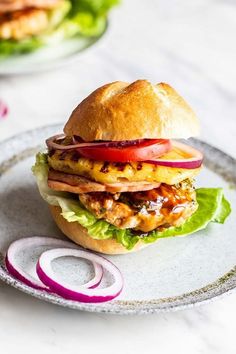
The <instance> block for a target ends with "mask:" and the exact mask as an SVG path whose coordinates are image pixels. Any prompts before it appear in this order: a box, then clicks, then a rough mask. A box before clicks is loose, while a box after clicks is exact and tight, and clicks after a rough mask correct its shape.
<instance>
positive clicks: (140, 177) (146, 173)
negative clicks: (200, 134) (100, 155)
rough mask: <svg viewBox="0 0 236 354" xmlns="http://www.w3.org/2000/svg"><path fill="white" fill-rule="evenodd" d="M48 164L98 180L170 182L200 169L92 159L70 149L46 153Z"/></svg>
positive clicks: (58, 169)
mask: <svg viewBox="0 0 236 354" xmlns="http://www.w3.org/2000/svg"><path fill="white" fill-rule="evenodd" d="M48 163H49V166H50V167H52V168H53V169H54V170H56V171H61V172H65V173H70V174H76V175H80V176H84V177H87V178H90V179H92V180H94V181H97V182H100V183H116V182H122V181H130V182H139V181H147V182H160V183H166V184H171V185H173V184H177V183H179V182H181V181H183V180H185V179H188V178H189V179H191V178H193V177H195V176H196V175H197V174H198V173H199V171H200V168H197V169H183V168H173V167H166V166H156V165H154V164H150V163H144V162H130V163H117V162H116V163H115V162H104V161H95V160H90V159H87V158H84V157H79V156H78V155H77V153H75V152H72V151H64V152H62V151H59V150H56V151H55V152H54V153H53V154H50V156H48Z"/></svg>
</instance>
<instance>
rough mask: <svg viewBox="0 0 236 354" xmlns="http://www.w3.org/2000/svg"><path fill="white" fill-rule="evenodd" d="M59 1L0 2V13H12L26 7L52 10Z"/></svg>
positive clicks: (12, 0) (26, 0)
mask: <svg viewBox="0 0 236 354" xmlns="http://www.w3.org/2000/svg"><path fill="white" fill-rule="evenodd" d="M59 1H60V0H0V12H12V11H17V10H22V9H25V8H27V7H37V8H43V9H46V8H53V7H54V6H56V5H57V4H58V3H59Z"/></svg>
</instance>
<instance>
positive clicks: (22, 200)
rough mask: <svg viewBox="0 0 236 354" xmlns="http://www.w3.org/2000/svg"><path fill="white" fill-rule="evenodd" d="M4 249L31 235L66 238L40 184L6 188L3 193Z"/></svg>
mask: <svg viewBox="0 0 236 354" xmlns="http://www.w3.org/2000/svg"><path fill="white" fill-rule="evenodd" d="M0 199H1V205H2V207H1V209H0V224H1V228H0V251H4V250H6V248H7V247H8V246H9V244H10V243H11V242H12V241H14V240H16V239H19V238H22V237H27V236H51V237H61V238H65V237H64V236H63V234H62V232H61V231H60V230H59V229H58V228H57V226H56V224H55V223H54V222H53V219H52V217H51V215H50V212H49V210H48V206H47V204H46V203H45V202H44V201H43V200H42V198H41V197H40V195H39V193H38V191H37V189H36V185H33V184H27V185H26V184H25V185H21V186H19V187H12V188H8V189H5V190H4V191H3V192H2V193H1V196H0Z"/></svg>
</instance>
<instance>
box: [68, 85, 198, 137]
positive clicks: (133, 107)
mask: <svg viewBox="0 0 236 354" xmlns="http://www.w3.org/2000/svg"><path fill="white" fill-rule="evenodd" d="M64 132H65V134H66V135H68V136H72V135H77V136H80V137H81V138H82V139H83V140H84V141H94V140H113V141H121V140H136V139H181V138H183V139H187V138H189V137H192V136H196V135H198V134H199V122H198V119H197V117H196V115H195V114H194V112H193V111H192V109H191V108H190V106H189V105H188V104H187V103H186V102H185V100H184V99H183V98H182V97H181V96H180V95H179V94H178V93H177V92H176V91H175V90H174V89H173V88H172V87H171V86H169V85H168V84H165V83H159V84H157V85H152V84H151V83H150V82H149V81H147V80H138V81H135V82H133V83H131V84H128V83H126V82H121V81H117V82H112V83H109V84H107V85H104V86H102V87H100V88H98V89H97V90H96V91H94V92H92V93H91V94H90V95H89V96H88V97H87V98H85V99H84V100H83V101H82V102H81V103H80V104H79V105H78V106H77V107H76V108H75V110H74V111H73V112H72V114H71V116H70V118H69V120H68V122H67V123H66V125H65V128H64Z"/></svg>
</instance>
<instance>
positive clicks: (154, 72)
mask: <svg viewBox="0 0 236 354" xmlns="http://www.w3.org/2000/svg"><path fill="white" fill-rule="evenodd" d="M235 18H236V3H235V1H234V0H192V1H187V0H179V1H178V0H165V1H164V0H156V1H155V0H146V1H141V0H136V1H135V0H123V5H122V6H121V7H120V8H119V9H117V10H115V11H114V12H113V15H112V18H111V25H110V30H109V33H108V34H107V36H106V38H105V39H104V41H103V42H102V43H101V44H100V45H99V46H98V47H97V48H95V49H92V50H89V51H88V52H87V53H85V54H84V55H83V56H82V57H81V58H80V59H78V61H77V62H76V63H73V64H70V65H69V66H67V67H64V68H61V69H59V70H56V71H53V72H46V73H43V74H42V73H41V74H40V75H33V76H32V75H29V76H26V77H25V76H21V77H8V78H0V98H2V99H4V100H5V101H6V102H7V103H8V105H9V108H10V114H9V116H8V118H7V119H6V120H2V121H0V140H3V139H4V138H7V137H9V136H11V135H13V134H17V133H19V132H21V131H24V130H28V129H31V128H34V127H37V126H40V125H45V124H50V123H53V122H58V121H64V120H66V119H67V117H68V115H69V113H70V111H71V110H72V109H73V107H74V106H75V105H76V104H77V103H78V102H79V101H80V100H81V98H82V97H84V96H85V95H86V94H88V93H89V92H90V91H91V90H92V89H94V88H96V87H97V86H99V85H101V84H103V83H105V82H108V81H113V80H127V81H133V80H135V79H137V78H148V79H150V80H152V81H153V82H158V81H167V82H169V83H171V84H172V85H173V86H174V87H175V88H176V89H178V90H179V91H180V92H181V93H182V95H183V96H184V97H186V99H187V100H188V101H189V102H190V103H191V104H192V106H193V107H194V109H195V111H196V112H197V114H198V116H199V118H200V120H201V123H202V136H201V138H202V139H204V140H206V141H208V142H210V143H212V144H214V145H215V146H217V147H219V148H221V149H223V150H224V151H226V152H228V153H230V154H231V155H233V156H234V157H236V140H235V136H236V99H235V96H236V86H235V82H236V70H235V62H236V47H235V33H236V21H235ZM1 207H4V206H1ZM235 313H236V293H234V294H231V295H230V296H227V297H225V298H224V299H221V300H217V301H216V302H213V303H210V304H207V305H205V306H203V307H198V308H194V309H190V310H185V311H181V312H176V313H166V314H159V315H152V316H146V317H144V316H140V317H138V316H132V317H119V316H106V315H95V314H88V313H82V312H76V311H72V310H68V309H63V308H60V307H56V306H54V305H51V304H47V303H43V302H40V301H38V300H36V299H33V298H31V297H29V296H27V295H25V294H22V293H20V292H18V291H16V290H15V289H13V288H10V287H8V286H6V285H4V284H2V283H0V348H1V353H7V354H12V353H18V354H21V353H22V354H23V353H24V354H28V353H41V352H42V353H45V354H47V353H50V354H54V353H55V354H60V353H66V354H72V353H76V352H79V353H83V352H85V353H88V354H89V353H103V354H105V353H111V352H112V353H123V354H126V353H143V352H147V348H149V349H148V351H149V352H151V353H157V352H159V353H164V354H165V353H173V352H175V353H182V354H185V353H191V354H195V353H199V354H200V353H201V354H211V353H212V354H213V353H214V354H215V353H222V354H223V353H224V354H225V353H227V354H231V353H235V348H236V345H235V330H236V316H235Z"/></svg>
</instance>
